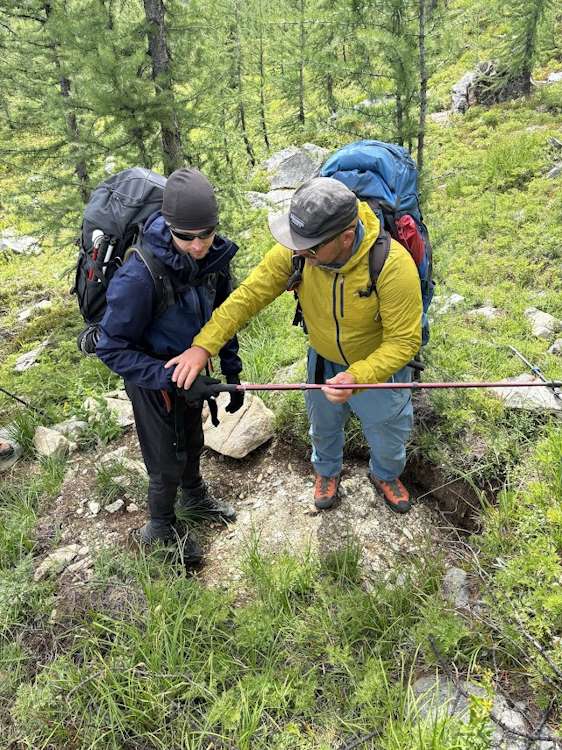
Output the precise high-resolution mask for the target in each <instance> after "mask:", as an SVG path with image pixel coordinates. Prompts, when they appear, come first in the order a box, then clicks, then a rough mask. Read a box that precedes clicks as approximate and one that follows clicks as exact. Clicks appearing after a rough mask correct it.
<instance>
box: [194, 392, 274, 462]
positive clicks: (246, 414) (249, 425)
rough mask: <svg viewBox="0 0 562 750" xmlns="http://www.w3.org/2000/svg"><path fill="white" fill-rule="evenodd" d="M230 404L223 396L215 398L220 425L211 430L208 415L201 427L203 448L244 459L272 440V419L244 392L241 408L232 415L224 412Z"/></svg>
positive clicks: (266, 409) (252, 397)
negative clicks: (203, 439)
mask: <svg viewBox="0 0 562 750" xmlns="http://www.w3.org/2000/svg"><path fill="white" fill-rule="evenodd" d="M229 401H230V398H229V395H228V394H227V393H221V394H220V396H219V398H218V399H217V404H218V406H219V419H220V425H219V426H218V427H213V425H212V422H211V418H210V416H208V417H207V419H206V420H205V423H204V425H203V431H204V434H205V445H206V446H207V447H208V448H212V449H213V450H215V451H217V452H218V453H222V454H223V455H225V456H230V457H231V458H244V456H247V455H248V453H251V451H253V450H255V449H256V448H258V447H259V446H260V445H263V443H265V442H267V441H268V440H270V439H271V438H272V437H273V432H274V424H275V416H274V414H273V412H272V411H271V410H270V409H268V408H267V406H265V404H264V403H263V401H262V400H261V399H260V398H259V397H258V396H254V395H253V394H251V393H246V398H245V400H244V406H243V407H242V408H241V409H240V410H239V411H237V412H236V413H235V414H229V413H228V412H226V411H225V410H224V408H225V406H227V405H228V403H229Z"/></svg>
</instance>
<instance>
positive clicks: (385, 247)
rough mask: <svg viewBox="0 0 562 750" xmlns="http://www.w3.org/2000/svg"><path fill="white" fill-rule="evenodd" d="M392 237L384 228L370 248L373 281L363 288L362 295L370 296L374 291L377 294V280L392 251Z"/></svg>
mask: <svg viewBox="0 0 562 750" xmlns="http://www.w3.org/2000/svg"><path fill="white" fill-rule="evenodd" d="M391 239H392V238H391V236H390V234H389V233H388V232H386V231H385V230H384V229H382V230H381V232H380V234H379V236H378V237H377V239H376V240H375V242H374V243H373V244H372V245H371V247H370V249H369V278H370V280H371V283H370V284H369V286H368V287H367V289H362V290H361V291H360V292H359V296H360V297H370V296H371V294H372V293H373V292H375V294H376V291H377V281H378V279H379V276H380V274H381V271H382V269H383V266H384V264H385V263H386V259H387V258H388V253H389V252H390V242H391Z"/></svg>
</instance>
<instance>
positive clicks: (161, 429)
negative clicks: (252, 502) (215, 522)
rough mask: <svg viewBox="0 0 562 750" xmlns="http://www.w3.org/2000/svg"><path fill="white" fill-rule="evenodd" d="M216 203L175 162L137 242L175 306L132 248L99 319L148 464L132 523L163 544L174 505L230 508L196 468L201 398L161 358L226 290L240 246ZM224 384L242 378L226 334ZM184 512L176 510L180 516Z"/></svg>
mask: <svg viewBox="0 0 562 750" xmlns="http://www.w3.org/2000/svg"><path fill="white" fill-rule="evenodd" d="M217 223H218V207H217V202H216V198H215V194H214V190H213V188H212V186H211V184H210V183H209V181H208V180H207V178H206V177H205V176H204V175H203V174H201V172H199V171H198V170H196V169H191V168H190V169H178V170H176V171H175V172H174V173H173V174H172V175H170V177H169V178H168V180H167V183H166V187H165V190H164V200H163V204H162V211H161V212H160V211H158V212H156V213H155V214H153V215H152V216H150V217H149V219H148V220H147V221H146V223H145V225H144V228H143V232H142V236H141V238H140V242H141V244H142V247H143V249H145V250H148V251H149V252H150V253H152V255H153V256H154V257H155V258H156V259H157V260H158V261H159V262H160V263H161V264H163V265H164V266H165V267H166V270H167V271H168V277H169V278H170V280H171V282H172V286H173V290H174V304H171V305H170V306H169V307H167V309H166V310H165V311H164V312H163V313H162V314H160V315H157V314H156V313H157V308H158V298H157V292H156V288H155V284H154V281H153V279H152V276H151V274H150V272H149V270H148V268H147V266H146V265H145V263H144V262H143V260H142V259H141V258H140V257H139V256H138V255H137V254H133V255H132V257H130V258H129V260H127V262H126V263H125V264H124V265H123V266H122V267H121V268H120V269H119V270H118V271H117V272H116V274H115V275H114V277H113V278H112V280H111V284H110V285H109V288H108V291H107V309H106V312H105V314H104V317H103V319H102V321H101V324H100V338H99V341H98V344H97V347H96V354H97V355H98V357H99V358H100V359H101V360H102V361H103V362H105V364H106V365H107V366H108V367H109V368H110V369H111V370H113V371H114V372H116V373H117V374H118V375H121V376H122V377H123V378H124V381H125V389H126V391H127V394H128V395H129V398H130V399H131V403H132V405H133V412H134V416H135V424H136V428H137V433H138V437H139V443H140V447H141V451H142V455H143V459H144V462H145V465H146V468H147V471H148V477H149V485H148V509H149V515H150V520H149V521H148V522H147V523H146V524H145V525H144V526H143V527H142V528H141V529H140V530H139V532H138V535H137V538H138V539H139V541H140V542H141V543H144V544H147V545H151V544H155V543H159V542H162V543H168V542H171V541H173V540H174V539H175V538H176V537H177V531H176V528H175V523H176V510H175V501H176V493H177V489H178V487H180V488H181V496H180V499H179V502H178V512H179V511H180V510H181V511H183V512H184V513H185V512H186V511H187V512H193V511H195V512H199V513H201V512H202V513H204V514H208V515H211V516H215V517H220V518H222V519H224V520H227V521H233V520H235V517H236V516H235V512H234V509H233V508H232V507H231V506H229V505H227V504H222V503H218V502H217V501H216V500H215V499H213V498H212V497H211V496H210V495H209V493H208V491H207V487H206V485H205V483H204V482H203V479H202V477H201V473H200V456H201V452H202V450H203V427H202V421H201V412H202V403H201V402H200V401H198V402H190V401H188V400H187V401H186V399H189V392H185V391H184V392H183V393H182V392H181V390H178V391H177V390H176V388H175V386H174V384H173V382H172V377H171V376H172V372H173V370H172V369H168V370H166V369H165V368H164V363H165V362H166V361H167V360H168V359H170V358H171V357H173V356H176V355H177V354H180V353H181V352H183V351H184V350H185V349H186V348H188V347H189V346H191V342H192V340H193V338H194V336H196V335H197V333H198V332H199V331H200V329H201V328H202V327H203V326H204V325H205V323H206V322H207V321H208V320H209V318H210V317H211V314H212V312H213V310H214V309H215V308H216V307H218V306H219V305H220V304H222V302H224V300H225V299H226V298H227V296H228V295H229V293H230V291H231V277H230V268H229V266H230V261H231V259H232V258H233V257H234V255H235V253H236V252H237V250H238V247H237V246H236V245H235V244H234V243H233V242H231V241H230V240H229V239H227V238H224V237H221V236H219V235H218V234H216V226H217ZM219 357H220V362H221V370H222V373H223V375H225V377H226V380H227V382H228V383H239V382H240V379H239V374H240V371H241V369H242V362H241V360H240V358H239V356H238V341H237V340H236V337H235V338H233V339H231V340H230V341H229V342H228V343H227V344H225V346H224V347H223V348H222V349H221V351H220V353H219ZM243 397H244V394H243V393H242V392H241V393H233V394H231V401H230V404H229V406H228V407H227V411H230V412H234V411H237V410H238V409H239V408H240V407H241V406H242V403H243ZM180 515H181V513H180ZM183 552H184V557H185V558H187V559H191V560H192V561H194V562H197V561H199V560H200V559H201V551H200V549H199V547H198V545H197V544H196V542H195V541H194V540H193V539H192V538H191V537H188V538H187V540H186V541H185V542H184V549H183Z"/></svg>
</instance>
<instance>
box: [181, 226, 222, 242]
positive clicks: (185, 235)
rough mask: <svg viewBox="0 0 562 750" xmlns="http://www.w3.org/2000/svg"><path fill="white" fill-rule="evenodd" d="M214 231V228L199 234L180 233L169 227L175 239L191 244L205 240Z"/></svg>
mask: <svg viewBox="0 0 562 750" xmlns="http://www.w3.org/2000/svg"><path fill="white" fill-rule="evenodd" d="M216 230H217V228H216V227H209V228H208V229H203V230H202V231H201V232H182V231H181V230H180V229H174V228H173V227H170V232H171V233H172V234H173V235H174V237H177V238H178V240H185V241H186V242H193V240H207V239H209V237H210V236H211V235H213V234H214V233H215V232H216Z"/></svg>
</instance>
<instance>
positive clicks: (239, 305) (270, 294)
mask: <svg viewBox="0 0 562 750" xmlns="http://www.w3.org/2000/svg"><path fill="white" fill-rule="evenodd" d="M291 257H292V254H291V251H290V250H287V248H284V247H282V246H281V245H275V246H274V247H273V248H272V249H271V250H270V251H269V252H268V253H267V255H266V256H265V257H264V258H263V260H262V261H261V262H260V263H259V264H258V265H257V266H256V267H255V268H254V270H253V271H252V273H251V274H250V275H249V276H248V278H247V279H246V280H245V281H243V282H242V284H240V286H239V287H238V288H237V289H236V290H235V291H234V292H233V293H232V294H231V295H230V296H229V297H228V299H227V300H226V301H225V302H224V303H223V304H222V305H221V306H220V307H218V308H217V309H216V310H215V311H214V313H213V315H212V317H211V320H210V321H209V322H208V323H207V324H206V325H205V326H203V328H202V329H201V331H200V333H199V334H198V335H197V336H196V337H195V338H194V339H193V345H192V346H191V348H190V349H187V350H186V351H185V352H183V354H180V355H178V356H177V357H173V358H172V359H170V360H169V361H168V362H166V365H165V367H167V368H168V367H172V366H174V365H175V366H176V367H175V370H174V373H173V375H172V380H173V382H174V383H175V384H176V386H177V387H178V388H182V387H183V388H190V387H191V384H192V383H193V381H194V380H195V378H196V377H197V375H198V374H199V373H200V372H201V370H202V369H203V368H204V367H205V365H206V364H207V362H208V360H209V357H210V356H213V355H215V354H217V352H218V351H219V350H220V349H221V348H222V347H223V346H224V344H225V343H226V342H227V341H228V340H229V339H231V338H232V337H233V336H234V335H235V334H236V333H237V332H238V331H239V330H240V329H241V328H242V327H243V326H244V325H245V324H246V323H247V322H248V321H249V320H250V319H251V318H253V317H254V315H256V313H258V312H259V311H260V310H262V309H263V308H264V307H266V306H267V305H269V303H270V302H273V300H274V299H275V298H276V297H278V296H279V295H280V294H281V293H282V292H283V291H285V289H286V286H287V281H288V279H289V276H290V275H291V272H292V264H291Z"/></svg>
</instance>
